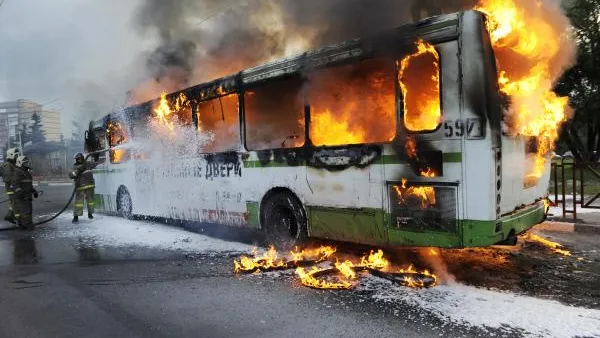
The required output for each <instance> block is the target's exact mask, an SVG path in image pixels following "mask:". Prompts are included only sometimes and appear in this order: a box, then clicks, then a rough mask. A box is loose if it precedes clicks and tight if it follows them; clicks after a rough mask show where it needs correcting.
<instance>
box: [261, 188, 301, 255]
mask: <svg viewBox="0 0 600 338" xmlns="http://www.w3.org/2000/svg"><path fill="white" fill-rule="evenodd" d="M263 210H264V214H263V215H264V220H265V223H264V229H265V231H266V236H267V241H268V242H269V243H268V244H272V245H275V246H276V247H277V248H281V249H289V248H292V247H293V246H294V245H298V244H301V243H302V242H304V241H305V240H306V238H307V237H308V232H307V230H306V213H305V212H304V208H303V207H302V204H301V203H300V201H298V199H297V198H296V197H295V196H293V195H292V194H290V193H285V192H280V193H276V194H274V195H273V196H271V197H270V198H269V199H268V200H267V201H266V202H265V204H264V206H263Z"/></svg>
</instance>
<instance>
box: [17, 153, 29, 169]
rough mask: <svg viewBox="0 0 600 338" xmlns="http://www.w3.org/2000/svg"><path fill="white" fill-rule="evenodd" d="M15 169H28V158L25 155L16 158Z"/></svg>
mask: <svg viewBox="0 0 600 338" xmlns="http://www.w3.org/2000/svg"><path fill="white" fill-rule="evenodd" d="M16 164H17V167H19V168H29V158H28V157H27V156H25V155H21V156H19V157H17V163H16Z"/></svg>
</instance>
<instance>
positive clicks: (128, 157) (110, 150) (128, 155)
mask: <svg viewBox="0 0 600 338" xmlns="http://www.w3.org/2000/svg"><path fill="white" fill-rule="evenodd" d="M110 123H118V124H119V125H121V126H126V124H125V121H124V119H109V120H108V121H107V123H106V127H105V130H106V132H105V134H106V141H107V145H108V156H107V157H108V162H110V164H123V163H126V162H129V161H131V152H130V151H129V149H126V148H124V147H123V148H117V149H115V147H118V146H121V145H125V144H127V143H129V139H130V138H131V135H130V134H127V135H126V136H127V141H125V142H123V143H120V144H112V137H111V135H110V131H109V129H108V124H110ZM117 150H122V151H124V152H125V153H126V154H125V156H126V157H125V158H124V160H122V161H118V162H116V161H114V156H115V155H114V153H115V151H117ZM105 162H106V161H105Z"/></svg>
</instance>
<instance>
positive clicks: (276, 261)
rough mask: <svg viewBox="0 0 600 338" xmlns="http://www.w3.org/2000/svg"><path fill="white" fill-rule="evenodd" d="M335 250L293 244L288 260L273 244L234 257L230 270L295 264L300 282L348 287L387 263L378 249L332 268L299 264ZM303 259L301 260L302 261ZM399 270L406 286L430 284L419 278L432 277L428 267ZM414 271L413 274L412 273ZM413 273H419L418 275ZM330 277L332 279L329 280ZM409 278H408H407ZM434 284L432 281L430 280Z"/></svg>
mask: <svg viewBox="0 0 600 338" xmlns="http://www.w3.org/2000/svg"><path fill="white" fill-rule="evenodd" d="M335 252H336V249H335V248H334V247H330V246H321V247H319V248H317V249H303V250H301V251H300V249H298V248H295V249H294V250H293V251H291V252H290V256H291V259H292V260H291V261H285V260H283V259H282V258H280V256H279V255H278V254H277V251H276V250H275V248H274V247H270V248H269V250H268V251H267V252H265V253H263V254H261V255H259V254H258V253H257V252H256V250H253V255H254V257H253V258H251V257H247V256H241V257H240V259H239V260H234V262H233V263H234V270H235V272H236V273H253V272H259V271H268V270H277V269H289V268H293V267H296V275H297V276H298V277H299V278H300V281H301V283H302V284H303V285H305V286H308V287H311V288H316V289H349V288H351V287H352V286H353V283H352V282H351V281H352V280H355V279H357V278H358V273H359V272H363V271H372V270H377V271H384V270H386V269H387V268H388V267H389V266H390V262H389V261H388V260H387V259H386V258H385V257H384V256H383V251H382V250H377V251H376V252H375V251H371V252H370V253H369V254H368V255H365V256H363V257H361V259H360V264H357V263H355V262H353V261H352V260H345V261H343V262H339V261H336V263H335V264H334V268H321V267H318V266H313V267H312V268H310V269H305V268H304V267H302V266H298V265H302V264H307V261H312V262H309V263H314V264H318V263H320V262H323V261H325V260H328V259H330V258H331V256H333V254H334V253H335ZM302 261H304V262H302ZM332 273H334V274H338V276H336V277H325V275H328V274H332ZM400 273H403V274H405V275H407V276H404V281H403V282H402V285H405V286H410V287H425V286H431V285H432V283H431V282H430V281H425V280H423V278H422V277H423V276H425V277H431V278H433V280H434V281H436V277H435V276H434V275H433V274H431V273H429V272H428V271H426V270H425V271H423V272H418V271H416V270H414V267H412V265H411V267H410V268H409V269H408V270H403V269H400ZM412 275H414V277H413V276H412ZM416 275H419V276H418V277H417V276H416ZM407 277H408V279H407ZM332 279H334V280H332ZM408 281H410V282H408ZM433 284H435V283H433Z"/></svg>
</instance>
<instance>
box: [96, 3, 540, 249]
mask: <svg viewBox="0 0 600 338" xmlns="http://www.w3.org/2000/svg"><path fill="white" fill-rule="evenodd" d="M490 31H491V29H490V22H489V20H488V19H486V15H484V14H483V13H482V12H481V11H475V10H471V11H465V12H459V13H454V14H448V15H442V16H438V17H434V18H429V19H426V20H423V21H420V22H418V23H413V24H408V25H404V26H401V27H398V28H396V29H394V30H390V31H387V32H383V33H381V34H378V35H375V36H371V37H366V38H360V39H353V40H349V41H345V42H343V43H341V44H337V45H333V46H327V47H323V48H320V49H316V50H312V51H308V52H305V53H303V54H301V55H298V56H295V57H291V58H286V59H283V60H278V61H274V62H270V63H267V64H264V65H261V66H258V67H255V68H251V69H247V70H243V71H241V72H239V73H237V74H233V75H231V76H226V77H223V78H219V79H216V80H214V81H212V82H209V83H202V84H199V85H196V86H193V87H190V88H186V89H184V90H181V91H178V92H174V93H170V94H168V95H167V94H164V95H162V96H161V97H160V98H157V99H155V100H152V101H150V102H146V103H142V104H139V105H136V106H132V107H128V108H125V109H124V110H122V111H119V112H113V113H111V114H109V115H107V116H105V117H104V118H102V119H100V120H98V121H92V122H91V123H90V127H89V130H88V131H87V133H86V140H85V148H86V152H88V153H93V154H94V156H93V157H94V158H95V160H96V162H97V163H98V166H97V167H96V169H95V170H94V173H95V178H96V206H97V207H98V208H101V209H104V210H105V211H106V212H108V213H117V214H120V215H122V216H125V217H130V216H132V215H137V216H149V217H158V218H166V219H174V220H183V221H190V223H194V224H217V225H228V226H237V227H247V228H254V229H258V230H261V231H264V232H265V233H266V234H267V236H268V237H269V238H270V239H271V240H272V242H273V243H274V244H281V243H286V242H287V243H292V242H298V241H302V240H304V239H306V238H308V237H315V238H324V239H331V240H338V241H346V242H355V243H364V244H371V245H381V246H386V245H389V246H434V247H473V246H487V245H493V244H502V243H504V244H510V243H514V241H515V240H516V235H518V234H520V233H522V232H524V231H526V230H528V229H529V228H531V227H532V226H534V225H535V224H537V223H539V222H541V221H542V220H543V219H544V215H545V211H546V210H545V205H544V202H545V197H546V194H547V190H548V184H549V175H550V164H549V161H548V156H549V154H548V152H549V151H548V149H546V148H544V147H543V146H544V144H546V143H547V142H546V143H545V142H541V141H539V138H536V137H535V136H532V135H530V134H527V133H519V134H511V133H509V132H507V131H506V128H505V126H504V124H505V123H506V118H505V114H506V111H507V110H506V107H507V105H508V104H509V102H508V101H507V95H506V92H505V91H503V90H502V85H503V84H504V83H506V82H503V81H504V79H505V77H506V73H504V72H502V71H500V70H499V69H498V68H497V67H498V63H497V59H496V55H495V51H494V45H493V43H494V35H493V34H490ZM102 150H106V152H101V151H102Z"/></svg>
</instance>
